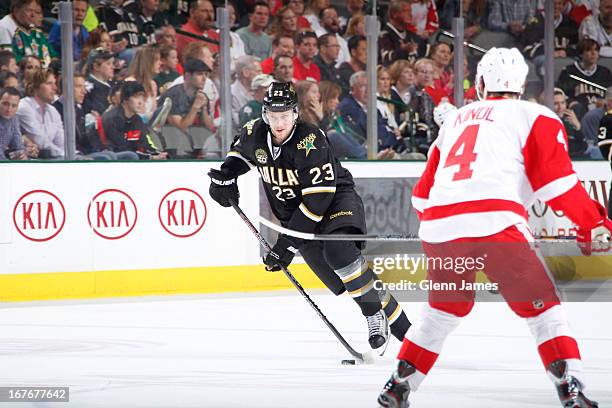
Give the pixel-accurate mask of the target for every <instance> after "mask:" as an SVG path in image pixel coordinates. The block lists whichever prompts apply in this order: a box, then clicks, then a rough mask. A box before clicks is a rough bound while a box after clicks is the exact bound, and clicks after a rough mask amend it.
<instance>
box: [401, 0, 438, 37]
mask: <svg viewBox="0 0 612 408" xmlns="http://www.w3.org/2000/svg"><path fill="white" fill-rule="evenodd" d="M438 28H439V21H438V10H437V9H436V3H435V2H434V0H415V1H413V2H412V21H411V22H410V24H408V26H407V29H408V31H411V32H413V33H415V34H417V35H418V36H419V37H421V38H422V39H424V40H427V39H429V36H431V35H432V34H433V33H435V32H436V31H438Z"/></svg>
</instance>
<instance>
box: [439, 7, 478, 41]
mask: <svg viewBox="0 0 612 408" xmlns="http://www.w3.org/2000/svg"><path fill="white" fill-rule="evenodd" d="M461 2H462V3H463V8H462V9H463V15H462V17H463V18H464V31H463V37H464V38H465V40H466V41H470V40H471V39H473V38H474V37H475V36H476V35H477V34H479V33H480V32H481V31H482V29H483V28H484V27H485V26H486V22H487V0H446V1H445V2H444V5H443V6H442V10H440V12H439V16H440V26H441V27H442V28H444V29H446V30H450V29H451V28H452V24H453V18H455V17H457V16H458V15H459V4H460V3H461Z"/></svg>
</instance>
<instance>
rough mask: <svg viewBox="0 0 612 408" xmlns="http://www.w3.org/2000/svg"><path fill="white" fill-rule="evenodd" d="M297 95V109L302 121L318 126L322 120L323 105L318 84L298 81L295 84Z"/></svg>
mask: <svg viewBox="0 0 612 408" xmlns="http://www.w3.org/2000/svg"><path fill="white" fill-rule="evenodd" d="M295 92H296V94H297V97H298V108H299V109H298V111H299V113H300V119H301V120H302V121H303V122H306V123H309V124H311V125H313V126H316V127H319V124H320V123H321V120H323V105H321V94H320V93H319V85H318V84H317V83H316V82H312V81H299V82H298V83H297V84H295Z"/></svg>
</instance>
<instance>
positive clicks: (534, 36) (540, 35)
mask: <svg viewBox="0 0 612 408" xmlns="http://www.w3.org/2000/svg"><path fill="white" fill-rule="evenodd" d="M564 7H565V0H554V13H555V14H554V18H555V22H554V25H555V39H554V45H555V58H566V57H571V58H573V57H575V56H576V44H577V43H578V26H577V25H576V23H574V22H573V21H572V19H570V18H569V17H568V16H567V15H565V14H563V13H562V11H563V8H564ZM522 43H523V45H524V48H523V54H525V56H526V57H527V58H529V59H530V60H531V61H532V62H533V63H534V65H535V66H536V70H537V72H538V74H539V75H541V76H543V75H544V72H543V69H544V67H543V65H544V13H543V12H542V13H538V14H536V16H535V17H534V18H533V19H532V20H531V21H530V22H529V24H527V27H526V28H525V32H524V33H523V36H522Z"/></svg>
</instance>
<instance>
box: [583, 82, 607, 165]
mask: <svg viewBox="0 0 612 408" xmlns="http://www.w3.org/2000/svg"><path fill="white" fill-rule="evenodd" d="M610 109H612V87H609V88H608V90H607V92H606V100H605V102H604V104H603V106H598V107H596V108H594V109H592V110H590V111H588V112H587V113H586V114H585V115H584V116H583V117H582V120H581V121H580V128H581V130H582V134H583V135H584V140H585V141H586V143H587V146H588V147H587V154H588V155H589V156H590V157H591V158H592V159H596V160H597V159H602V158H603V157H602V155H601V152H600V150H599V149H598V147H597V144H598V142H599V141H600V139H602V138H605V137H606V134H604V133H602V130H601V120H602V118H603V117H604V114H605V113H606V112H607V111H608V110H610Z"/></svg>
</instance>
